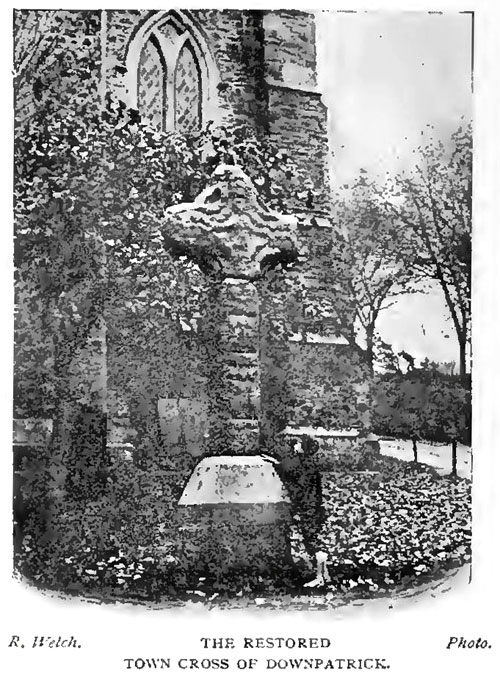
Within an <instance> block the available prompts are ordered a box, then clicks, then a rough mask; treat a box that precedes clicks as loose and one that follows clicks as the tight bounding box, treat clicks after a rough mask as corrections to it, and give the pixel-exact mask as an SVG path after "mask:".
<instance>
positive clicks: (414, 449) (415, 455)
mask: <svg viewBox="0 0 500 681" xmlns="http://www.w3.org/2000/svg"><path fill="white" fill-rule="evenodd" d="M411 442H412V445H413V461H414V462H415V463H418V454H417V438H416V437H412V439H411Z"/></svg>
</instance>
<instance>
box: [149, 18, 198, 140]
mask: <svg viewBox="0 0 500 681" xmlns="http://www.w3.org/2000/svg"><path fill="white" fill-rule="evenodd" d="M200 54H201V56H202V57H203V55H202V53H200V48H199V46H198V47H195V44H194V43H193V41H192V40H191V37H190V35H189V33H188V32H187V31H182V32H180V33H179V31H178V30H177V29H175V27H173V26H171V25H169V24H168V23H167V24H164V25H162V26H160V27H159V28H156V29H155V30H154V31H151V32H150V33H149V34H148V35H147V37H145V39H143V42H142V44H141V47H140V51H139V53H138V61H137V62H136V64H137V71H136V73H137V91H136V92H137V108H138V109H139V113H140V114H141V119H142V120H143V121H144V122H145V123H146V124H148V125H150V126H151V127H153V128H156V129H157V130H178V131H179V132H182V133H190V132H194V131H196V130H199V129H200V127H201V125H202V118H203V97H204V94H205V93H204V86H206V83H205V81H206V77H205V78H204V77H203V73H202V68H201V65H200ZM205 70H206V69H205Z"/></svg>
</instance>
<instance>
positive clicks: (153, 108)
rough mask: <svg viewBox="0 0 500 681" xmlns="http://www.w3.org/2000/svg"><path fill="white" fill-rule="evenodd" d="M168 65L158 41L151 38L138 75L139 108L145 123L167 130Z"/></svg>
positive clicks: (142, 56)
mask: <svg viewBox="0 0 500 681" xmlns="http://www.w3.org/2000/svg"><path fill="white" fill-rule="evenodd" d="M166 71H167V70H166V65H165V63H164V60H163V58H162V54H161V50H160V46H159V45H158V41H157V40H156V39H155V38H154V36H151V37H150V38H149V39H148V40H147V42H146V44H145V45H144V47H143V48H142V50H141V56H140V59H139V73H138V81H139V83H138V85H139V87H138V108H139V111H140V112H141V116H142V118H143V120H144V122H145V123H148V124H149V125H151V127H153V128H157V129H158V130H163V129H164V128H165V113H166V104H167V102H166V92H165V90H166V81H167V73H166Z"/></svg>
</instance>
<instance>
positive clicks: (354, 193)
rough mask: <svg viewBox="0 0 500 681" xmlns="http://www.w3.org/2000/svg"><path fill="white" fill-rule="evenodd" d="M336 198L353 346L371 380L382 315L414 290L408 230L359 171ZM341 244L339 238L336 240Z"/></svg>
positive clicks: (382, 192)
mask: <svg viewBox="0 0 500 681" xmlns="http://www.w3.org/2000/svg"><path fill="white" fill-rule="evenodd" d="M344 189H347V192H345V193H344V194H343V195H341V196H338V197H337V201H336V202H335V203H336V206H337V208H336V218H337V221H338V223H339V227H340V230H341V231H342V232H343V240H344V242H345V246H346V249H345V250H346V259H347V264H348V266H347V272H348V286H349V289H350V292H351V296H352V299H353V301H354V306H355V318H354V325H353V327H352V328H351V334H352V335H351V339H350V340H351V342H353V343H356V342H357V339H358V337H359V335H360V334H361V336H362V337H363V336H364V338H362V342H364V344H365V345H366V358H367V361H368V365H369V367H370V370H371V372H372V374H373V365H374V359H375V353H376V347H377V345H376V343H377V334H376V325H377V321H378V318H379V315H380V313H381V312H382V311H383V310H385V309H387V308H388V307H390V306H391V305H393V304H394V303H395V302H396V299H397V298H398V297H399V296H401V294H402V293H410V292H413V291H414V290H416V288H415V286H416V283H417V282H416V280H417V279H418V276H417V275H416V274H415V273H414V272H413V271H412V270H411V268H410V264H411V263H412V262H413V259H414V242H413V240H412V233H411V231H410V230H408V229H401V225H400V223H399V222H398V220H396V219H395V216H394V214H393V211H392V209H391V208H390V207H389V206H388V205H387V200H386V191H387V190H386V188H385V187H381V186H379V185H378V184H377V183H376V182H375V181H373V180H370V179H369V178H368V176H367V173H366V171H364V170H362V171H361V174H360V176H359V178H358V179H357V180H356V181H355V183H354V184H353V186H352V187H350V188H349V187H347V186H345V187H344ZM340 238H341V239H342V237H340Z"/></svg>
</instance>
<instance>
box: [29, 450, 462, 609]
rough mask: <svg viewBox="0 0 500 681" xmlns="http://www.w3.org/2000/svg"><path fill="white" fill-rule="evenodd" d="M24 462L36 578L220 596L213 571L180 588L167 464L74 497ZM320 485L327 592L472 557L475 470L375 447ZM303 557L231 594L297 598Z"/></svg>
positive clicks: (125, 474) (381, 585)
mask: <svg viewBox="0 0 500 681" xmlns="http://www.w3.org/2000/svg"><path fill="white" fill-rule="evenodd" d="M22 468H23V469H22V479H23V481H24V482H23V488H22V492H21V493H22V494H24V495H26V496H27V498H28V499H30V500H31V508H28V509H27V520H26V522H25V525H24V538H23V541H22V544H21V546H20V554H19V556H18V567H19V570H20V572H21V573H23V574H24V575H25V576H26V577H28V579H29V581H31V582H32V583H35V584H37V585H39V586H42V587H48V588H51V589H56V590H60V589H61V588H63V589H64V590H65V591H67V592H69V593H73V594H78V595H84V594H87V595H88V594H93V595H95V596H96V597H99V598H104V599H115V600H123V599H132V600H147V601H158V600H162V601H163V600H165V598H166V599H167V600H168V599H171V600H172V604H173V603H174V602H179V601H182V602H184V601H186V600H193V599H194V600H202V601H204V602H205V601H207V602H212V600H214V599H215V600H218V599H220V598H221V593H220V589H216V588H214V586H213V585H212V586H209V584H208V582H209V580H207V579H206V578H202V579H201V580H200V581H199V583H198V584H188V585H186V586H185V587H184V588H179V586H178V584H179V582H178V580H177V579H176V570H177V566H178V558H177V557H176V555H175V552H176V548H175V547H176V543H175V532H174V531H173V530H172V527H173V523H172V522H171V520H172V518H173V514H174V513H175V508H174V505H173V504H172V503H168V502H166V501H165V499H166V496H165V494H164V490H165V489H166V486H167V487H168V488H169V489H170V491H171V496H170V498H172V497H173V496H175V495H176V494H178V493H179V490H178V489H177V488H176V481H175V480H173V479H171V478H170V477H169V475H168V473H166V472H162V471H160V470H158V471H157V474H155V475H151V474H150V471H149V472H147V473H146V472H140V471H139V472H138V471H135V472H133V469H132V468H130V467H125V468H123V469H122V470H117V471H115V473H114V475H113V476H112V477H111V478H110V480H108V483H107V486H106V490H105V492H104V494H103V495H102V496H101V497H99V498H96V499H95V500H93V501H92V500H88V498H87V499H85V498H82V499H80V500H78V499H73V501H68V500H67V499H64V498H63V497H62V496H61V495H60V493H58V492H57V488H56V487H53V489H52V490H50V489H48V488H47V487H46V491H45V493H41V492H40V490H41V489H42V487H43V485H44V484H45V485H46V481H47V476H42V477H43V479H41V478H40V472H41V468H40V467H39V466H37V465H36V464H34V462H33V461H31V463H30V464H28V460H27V459H25V460H23V467H22ZM56 473H57V471H55V470H52V471H51V472H50V474H49V477H50V478H52V479H54V477H55V476H56ZM52 474H53V475H52ZM44 480H45V482H44ZM177 484H178V483H177ZM323 495H324V506H325V511H326V520H325V524H324V529H323V532H322V536H321V541H322V543H323V546H324V548H325V549H326V551H327V553H328V555H329V566H328V567H329V571H330V575H331V578H332V581H331V583H330V584H328V585H325V587H324V588H323V590H322V591H321V593H323V594H324V596H325V598H326V599H327V600H328V598H330V599H331V594H340V595H342V594H343V595H344V596H346V597H349V598H350V597H351V596H352V597H363V598H364V597H373V596H376V595H383V594H385V593H390V592H392V591H393V590H397V589H400V588H401V587H403V586H407V587H411V586H412V585H415V584H418V583H419V582H420V581H421V580H422V579H423V580H431V581H432V580H434V579H438V578H441V577H442V576H443V575H444V574H445V573H446V572H447V571H450V570H452V569H454V568H457V567H459V566H460V565H463V564H464V563H467V562H468V561H470V535H471V517H470V511H471V485H470V482H469V481H468V480H465V479H458V478H453V477H451V476H442V475H441V476H440V475H438V474H437V473H436V472H435V471H434V470H433V469H432V468H430V467H428V466H425V465H423V464H412V463H405V462H401V461H398V460H397V459H393V458H390V457H382V456H376V457H371V461H370V467H369V470H367V469H365V470H360V471H351V472H347V471H338V472H330V473H325V474H323ZM35 509H36V510H35ZM97 537H99V538H100V539H99V541H96V538H97ZM125 547H126V548H125ZM296 557H297V556H296ZM299 563H300V569H296V570H290V571H289V572H285V573H283V575H282V579H281V580H278V582H277V581H276V580H272V581H271V580H266V579H261V580H257V581H256V582H254V584H253V585H252V587H251V588H248V587H247V588H245V585H243V586H242V584H241V583H240V582H238V584H236V583H235V584H228V585H227V588H226V589H225V594H226V596H227V597H230V598H233V599H234V598H238V597H241V598H242V599H248V598H254V597H257V598H268V597H271V595H273V594H274V596H275V597H280V598H285V599H286V598H287V597H292V596H293V595H294V594H295V595H299V596H300V594H301V593H302V594H304V593H306V592H305V591H304V589H303V588H302V585H303V584H304V582H305V581H308V578H310V577H311V576H312V572H311V569H310V568H308V567H307V565H306V563H304V561H301V560H299ZM328 594H330V596H328ZM210 599H212V600H210ZM325 602H326V601H325Z"/></svg>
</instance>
